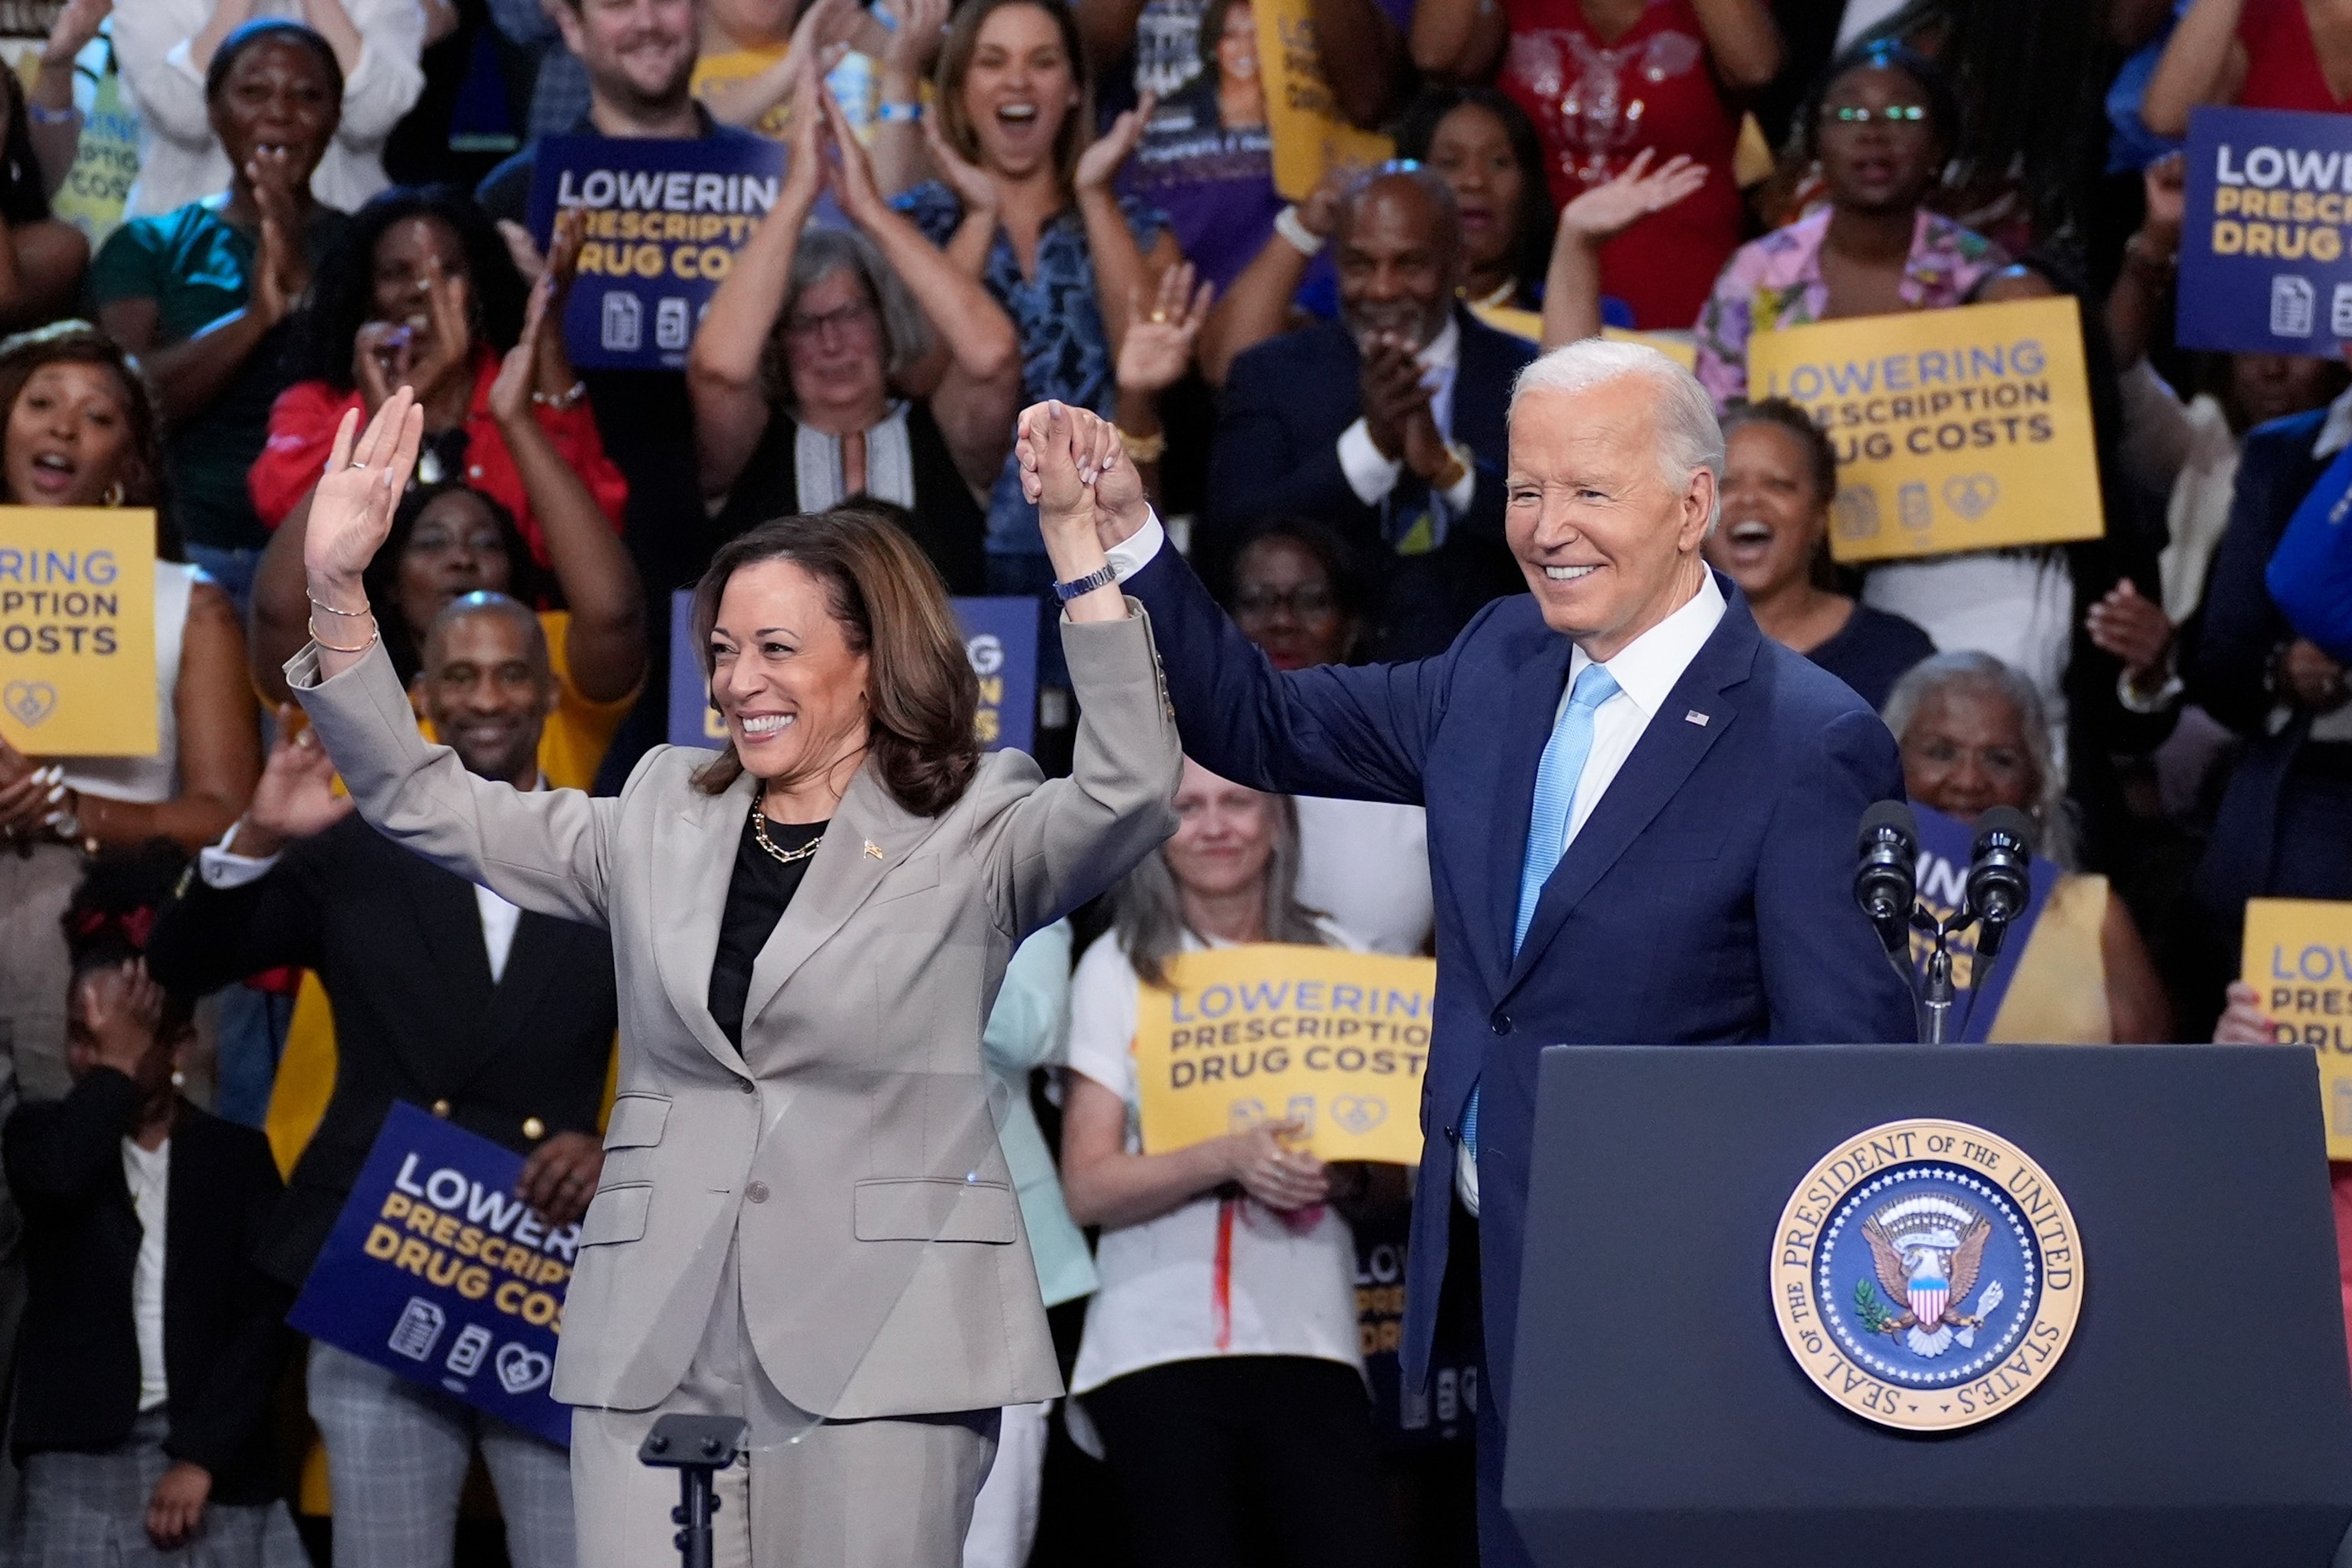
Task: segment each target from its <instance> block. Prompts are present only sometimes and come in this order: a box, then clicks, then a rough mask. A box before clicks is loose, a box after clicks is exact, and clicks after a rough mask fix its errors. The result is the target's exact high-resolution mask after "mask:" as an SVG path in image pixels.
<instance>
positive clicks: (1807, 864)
mask: <svg viewBox="0 0 2352 1568" xmlns="http://www.w3.org/2000/svg"><path fill="white" fill-rule="evenodd" d="M1513 396H1514V401H1513V404H1512V406H1511V410H1510V413H1509V416H1508V417H1509V424H1510V455H1509V467H1508V468H1507V479H1506V480H1505V485H1506V489H1505V495H1504V500H1505V505H1506V508H1507V514H1506V515H1507V522H1506V526H1507V535H1508V538H1509V540H1510V544H1511V548H1512V551H1513V552H1514V554H1515V555H1516V556H1517V561H1518V563H1519V566H1520V569H1521V571H1522V573H1523V574H1524V578H1525V582H1526V584H1527V585H1528V588H1530V589H1531V590H1532V593H1531V594H1521V595H1516V596H1514V597H1511V598H1508V599H1504V600H1501V601H1499V602H1497V603H1495V604H1492V605H1487V606H1486V608H1485V609H1484V610H1482V611H1480V612H1479V613H1478V615H1477V616H1476V618H1475V619H1474V620H1473V621H1472V622H1471V623H1470V625H1469V626H1468V627H1467V628H1466V629H1465V630H1464V632H1463V633H1462V636H1461V637H1459V638H1458V639H1457V640H1456V641H1455V642H1454V645H1453V646H1452V647H1450V648H1448V649H1446V650H1445V652H1444V653H1443V654H1442V655H1440V656H1439V657H1437V658H1429V659H1423V660H1422V661H1420V662H1418V663H1413V664H1388V665H1360V666H1352V667H1350V666H1340V665H1323V666H1319V667H1318V668H1311V669H1304V670H1296V671H1292V672H1289V673H1286V674H1277V673H1276V671H1275V669H1274V668H1273V667H1272V666H1271V665H1269V664H1268V663H1267V662H1266V659H1265V656H1264V655H1263V654H1261V653H1260V652H1259V651H1258V650H1257V649H1256V648H1255V647H1252V646H1251V645H1250V644H1249V643H1248V642H1247V641H1246V640H1245V639H1244V637H1242V635H1241V633H1240V632H1239V631H1238V630H1237V629H1235V627H1234V625H1233V623H1232V622H1230V621H1228V620H1227V619H1226V618H1225V616H1224V614H1223V611H1221V610H1220V609H1219V608H1218V607H1217V605H1216V602H1215V601H1214V600H1213V599H1212V598H1210V596H1209V595H1208V594H1207V593H1206V591H1205V590H1203V588H1202V585H1201V584H1200V581H1199V580H1198V579H1197V578H1195V577H1194V576H1193V575H1192V570H1191V568H1190V567H1188V566H1187V565H1186V564H1185V563H1184V561H1183V560H1182V558H1181V557H1180V556H1179V555H1178V554H1177V553H1176V552H1174V551H1173V550H1170V549H1166V548H1163V544H1164V541H1163V539H1162V537H1161V535H1160V527H1159V524H1158V522H1157V521H1156V520H1154V519H1153V518H1152V516H1151V513H1150V507H1149V506H1148V505H1146V504H1145V502H1144V500H1143V493H1142V488H1141V486H1140V485H1139V483H1138V482H1137V481H1136V479H1135V476H1134V474H1133V473H1132V467H1133V465H1131V464H1128V463H1125V462H1122V461H1120V460H1118V457H1117V454H1118V446H1117V433H1116V432H1115V431H1104V430H1099V429H1097V428H1096V426H1097V424H1098V423H1099V422H1098V421H1096V420H1095V419H1094V416H1091V415H1088V414H1086V413H1084V412H1083V411H1077V410H1061V411H1060V412H1059V413H1058V414H1056V415H1055V418H1054V421H1053V423H1052V426H1051V428H1053V429H1062V428H1065V427H1067V428H1069V429H1071V430H1072V431H1073V432H1074V435H1073V436H1072V437H1069V438H1070V439H1073V440H1074V441H1076V443H1077V445H1078V446H1079V447H1080V449H1081V450H1082V451H1083V452H1084V453H1085V461H1084V463H1082V465H1081V471H1082V472H1087V471H1090V470H1091V471H1094V472H1097V473H1098V474H1099V476H1100V477H1099V478H1098V479H1095V480H1094V484H1095V489H1096V521H1097V528H1098V530H1099V531H1100V533H1101V536H1102V539H1103V541H1104V543H1105V545H1106V547H1107V548H1108V552H1109V554H1110V558H1111V565H1112V567H1113V568H1114V569H1115V570H1116V571H1117V573H1118V576H1119V577H1120V579H1121V580H1122V581H1123V582H1124V584H1125V585H1126V590H1127V592H1128V593H1129V595H1132V596H1133V597H1135V598H1136V599H1138V600H1139V601H1140V602H1141V603H1142V604H1143V605H1144V607H1145V608H1146V609H1147V610H1149V611H1150V615H1151V629H1152V635H1153V638H1154V640H1155V641H1156V643H1157V644H1158V646H1159V648H1160V662H1161V668H1163V669H1164V670H1165V672H1166V677H1167V683H1168V695H1169V699H1170V701H1171V703H1172V704H1173V706H1174V708H1175V710H1176V721H1177V725H1178V728H1179V729H1180V730H1181V732H1182V736H1183V741H1184V751H1185V754H1186V755H1188V756H1191V757H1192V758H1194V759H1196V760H1197V761H1199V762H1200V763H1201V764H1202V766H1204V767H1207V768H1210V769H1212V770H1213V771H1214V772H1216V773H1221V774H1223V775H1224V776H1225V777H1226V778H1229V779H1233V780H1235V781H1237V782H1239V783H1242V784H1248V785H1250V786H1251V787H1253V788H1256V789H1265V790H1276V791H1282V792H1285V793H1290V794H1297V795H1339V796H1343V797H1351V798H1355V799H1360V800H1383V801H1395V802H1401V803H1404V804H1409V805H1424V806H1426V807H1427V808H1428V814H1429V863H1430V872H1431V877H1432V880H1433V887H1434V892H1435V896H1436V910H1437V976H1438V978H1437V1014H1436V1018H1435V1022H1434V1025H1433V1032H1432V1038H1431V1048H1430V1059H1429V1067H1428V1072H1427V1075H1426V1078H1425V1079H1424V1086H1423V1101H1422V1105H1423V1114H1422V1122H1423V1132H1424V1133H1425V1134H1426V1142H1425V1146H1424V1152H1423V1164H1422V1173H1421V1184H1420V1187H1419V1190H1418V1193H1417V1195H1416V1198H1415V1204H1414V1213H1413V1225H1412V1247H1411V1251H1410V1253H1409V1255H1408V1262H1407V1276H1406V1301H1405V1318H1404V1339H1403V1344H1402V1347H1401V1350H1402V1361H1403V1372H1404V1375H1405V1377H1406V1378H1407V1379H1408V1380H1409V1381H1410V1382H1411V1383H1412V1384H1420V1383H1422V1382H1423V1380H1424V1379H1425V1377H1426V1374H1427V1372H1428V1368H1429V1363H1430V1352H1431V1345H1432V1341H1433V1335H1434V1333H1435V1331H1436V1330H1437V1328H1438V1324H1437V1321H1436V1319H1437V1316H1438V1304H1439V1300H1440V1294H1441V1289H1444V1290H1445V1291H1446V1293H1447V1294H1448V1295H1449V1297H1451V1298H1452V1299H1453V1300H1458V1301H1462V1302H1463V1304H1464V1310H1461V1311H1460V1312H1459V1313H1458V1314H1456V1315H1457V1316H1458V1317H1459V1318H1461V1319H1464V1320H1466V1321H1458V1322H1454V1323H1452V1324H1450V1325H1449V1331H1451V1332H1460V1331H1465V1330H1468V1331H1483V1334H1484V1341H1483V1367H1484V1375H1483V1376H1482V1377H1481V1380H1480V1384H1479V1386H1480V1391H1481V1397H1480V1399H1479V1401H1478V1411H1477V1420H1478V1479H1479V1498H1478V1501H1479V1547H1480V1552H1481V1555H1482V1557H1483V1558H1484V1560H1485V1562H1486V1563H1488V1564H1489V1565H1490V1568H1502V1565H1512V1568H1516V1565H1518V1564H1523V1563H1526V1562H1527V1561H1528V1557H1527V1551H1526V1548H1525V1546H1524V1544H1523V1543H1522V1542H1520V1541H1519V1539H1518V1535H1517V1531H1515V1530H1514V1529H1513V1528H1512V1527H1511V1524H1510V1522H1509V1520H1508V1518H1507V1516H1506V1515H1505V1514H1504V1512H1503V1510H1502V1506H1501V1496H1502V1491H1501V1488H1502V1474H1503V1449H1504V1441H1505V1435H1506V1433H1507V1429H1508V1424H1509V1420H1510V1408H1511V1406H1510V1401H1511V1352H1512V1348H1513V1345H1514V1342H1515V1341H1514V1336H1515V1334H1516V1332H1517V1318H1518V1287H1519V1255H1520V1246H1521V1240H1522V1238H1523V1237H1524V1236H1525V1234H1526V1226H1527V1223H1528V1171H1529V1167H1530V1164H1531V1160H1532V1155H1533V1152H1534V1151H1533V1150H1532V1148H1531V1147H1530V1145H1531V1143H1532V1142H1533V1138H1534V1126H1535V1097H1536V1068H1537V1061H1538V1057H1539V1056H1540V1054H1541V1052H1542V1050H1543V1049H1544V1047H1547V1046H1551V1045H1556V1044H1561V1043H1570V1044H1591V1045H1622V1044H1626V1043H1629V1042H1632V1043H1648V1044H1655V1045H1662V1046H1669V1045H1672V1046H1705V1045H1717V1044H1739V1043H1748V1042H1760V1041H1787V1042H1791V1043H1812V1044H1842V1043H1849V1042H1856V1041H1885V1040H1910V1039H1913V1038H1915V1037H1916V1033H1915V1026H1914V1023H1913V1016H1912V1006H1911V997H1910V994H1909V993H1908V991H1907V990H1906V987H1905V985H1904V984H1903V982H1902V980H1901V979H1900V978H1899V977H1898V976H1897V975H1896V974H1895V972H1894V971H1893V970H1892V969H1890V968H1889V967H1888V965H1887V963H1886V962H1885V954H1884V953H1883V952H1882V951H1881V950H1880V948H1879V945H1878V941H1877V938H1876V937H1875V935H1874V933H1873V932H1872V931H1871V928H1870V925H1869V922H1868V921H1866V920H1864V918H1863V916H1862V914H1861V912H1860V911H1859V910H1857V909H1855V907H1854V903H1853V893H1852V890H1851V889H1852V882H1853V835H1854V826H1855V824H1856V822H1857V821H1858V820H1859V819H1860V817H1861V816H1862V814H1863V813H1864V811H1865V810H1867V809H1868V808H1869V806H1870V805H1871V804H1872V803H1873V802H1874V801H1879V800H1885V799H1894V798H1900V797H1901V795H1902V794H1903V770H1902V766H1901V763H1900V762H1899V760H1898V759H1897V757H1896V754H1895V741H1894V738H1893V737H1892V736H1890V735H1889V734H1888V733H1887V732H1886V727H1885V725H1884V724H1882V723H1881V722H1880V721H1879V719H1878V716H1877V715H1876V714H1875V713H1873V712H1872V711H1871V710H1869V709H1868V708H1867V707H1866V706H1864V703H1863V701H1862V700H1861V699H1860V698H1858V697H1856V696H1855V695H1854V694H1853V691H1852V690H1851V689H1848V688H1847V687H1846V686H1845V685H1844V683H1843V682H1842V681H1839V680H1838V679H1835V678H1834V677H1832V676H1830V675H1828V674H1826V673H1825V672H1823V671H1822V669H1821V668H1818V667H1817V666H1815V665H1814V664H1813V663H1812V662H1811V660H1809V659H1807V658H1803V657H1802V656H1801V655H1799V654H1794V653H1791V652H1790V651H1789V650H1788V649H1787V648H1785V647H1781V646H1780V644H1779V643H1777V642H1774V641H1773V640H1772V639H1771V638H1769V637H1765V636H1763V635H1762V634H1761V633H1760V632H1759V630H1758V629H1757V626H1756V621H1755V617H1754V616H1751V615H1750V614H1749V613H1748V605H1747V604H1746V602H1745V600H1744V599H1743V598H1742V597H1741V595H1740V593H1739V590H1738V585H1737V584H1734V583H1733V582H1732V581H1731V580H1730V579H1729V578H1727V577H1723V576H1720V575H1718V574H1715V573H1713V572H1711V571H1709V570H1708V568H1707V566H1706V563H1705V561H1704V560H1703V559H1702V558H1701V556H1700V553H1699V546H1700V543H1701V542H1702V541H1703V540H1705V538H1706V535H1707V533H1708V532H1709V531H1710V530H1711V529H1712V528H1713V527H1714V526H1715V523H1716V521H1717V515H1718V512H1719V508H1718V506H1717V475H1718V474H1719V473H1720V472H1721V471H1722V468H1723V435H1722V432H1721V431H1720V430H1719V429H1718V428H1717V425H1716V421H1715V411H1714V406H1713V405H1712V404H1711V403H1710V402H1709V400H1708V398H1707V395H1706V392H1705V391H1704V390H1703V389H1702V388H1701V387H1700V386H1699V384H1698V383H1697V382H1696V380H1694V379H1693V378H1692V377H1691V375H1690V374H1689V373H1688V372H1687V371H1685V370H1683V369H1682V368H1681V367H1680V366H1678V365H1676V364H1675V363H1674V362H1673V361H1671V360H1669V359H1667V358H1666V357H1665V356H1664V355H1663V354H1661V353H1657V352H1656V351H1655V350H1653V349H1649V348H1645V347H1642V346H1640V345H1636V344H1632V343H1614V342H1603V341H1601V340H1599V339H1588V340H1586V341H1584V342H1578V343H1573V344H1570V345H1569V346H1568V347H1566V348H1563V349H1559V350H1557V351H1555V352H1554V353H1551V354H1549V355H1547V356H1546V357H1544V358H1543V359H1541V360H1539V361H1538V362H1537V363H1535V364H1534V365H1532V366H1530V367H1529V369H1528V371H1527V373H1526V374H1524V375H1522V376H1521V377H1520V379H1519V382H1518V384H1517V387H1516V389H1515V392H1514V395H1513ZM1024 422H1025V423H1026V424H1027V425H1029V426H1031V428H1029V429H1025V430H1024V435H1023V437H1022V442H1021V447H1020V451H1021V458H1022V462H1023V465H1024V471H1025V472H1028V473H1031V474H1034V473H1035V472H1036V471H1037V469H1036V465H1037V464H1039V463H1040V462H1042V461H1043V460H1044V458H1045V456H1046V455H1047V451H1048V448H1049V447H1050V446H1051V436H1050V433H1049V434H1046V435H1043V436H1041V435H1040V434H1038V431H1037V427H1038V426H1044V425H1045V424H1046V423H1047V422H1046V421H1044V420H1041V419H1040V418H1039V415H1038V411H1036V410H1032V411H1031V412H1030V413H1029V414H1027V415H1024ZM1063 460H1066V459H1063ZM1106 464H1108V466H1107V467H1106ZM1626 1110H1627V1113H1628V1114H1634V1115H1638V1114H1639V1113H1640V1109H1639V1108H1638V1107H1627V1108H1626ZM1457 1247H1460V1248H1461V1249H1462V1250H1460V1251H1456V1250H1455V1248H1457ZM1449 1266H1450V1268H1449ZM1450 1271H1451V1273H1452V1278H1449V1272H1450ZM1468 1300H1479V1302H1480V1305H1479V1307H1478V1309H1477V1310H1468Z"/></svg>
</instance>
